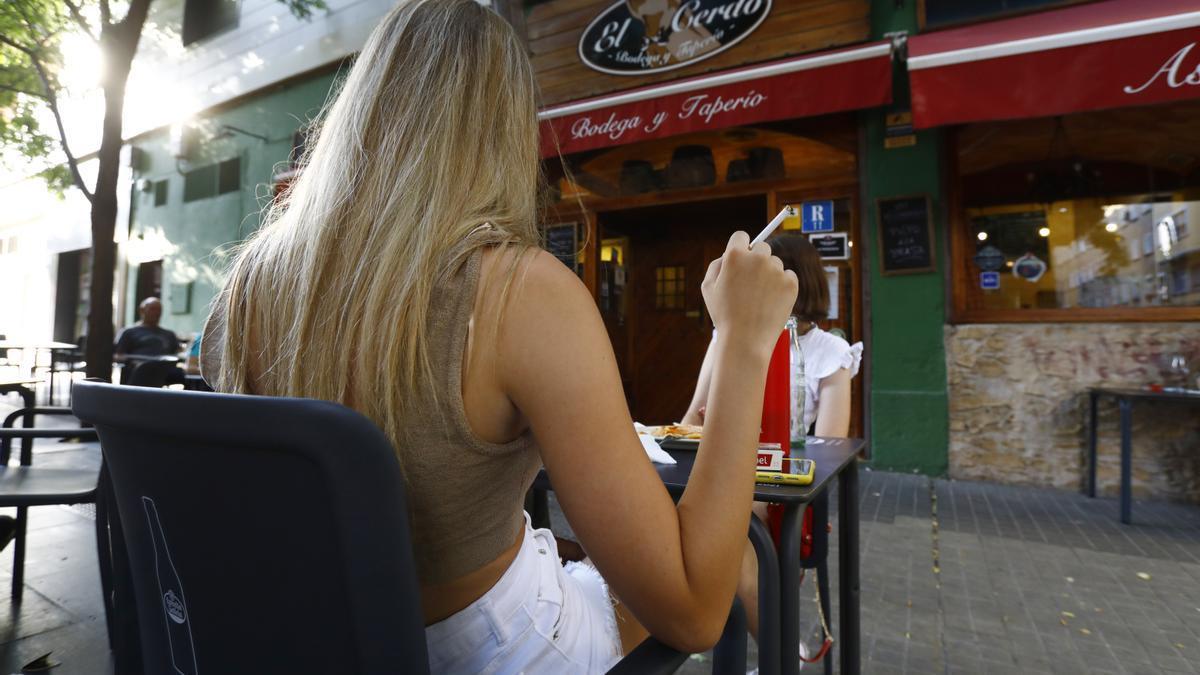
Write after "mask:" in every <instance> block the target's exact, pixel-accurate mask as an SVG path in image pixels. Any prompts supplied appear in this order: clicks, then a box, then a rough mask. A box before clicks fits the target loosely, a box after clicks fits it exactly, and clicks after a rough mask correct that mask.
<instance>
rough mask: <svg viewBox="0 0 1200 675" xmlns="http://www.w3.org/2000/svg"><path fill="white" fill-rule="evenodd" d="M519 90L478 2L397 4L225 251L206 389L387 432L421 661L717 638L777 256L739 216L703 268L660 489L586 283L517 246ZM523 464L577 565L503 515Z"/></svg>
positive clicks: (527, 142)
mask: <svg viewBox="0 0 1200 675" xmlns="http://www.w3.org/2000/svg"><path fill="white" fill-rule="evenodd" d="M536 101H537V91H536V85H535V81H534V74H533V70H532V68H531V66H530V63H529V59H528V57H527V56H526V52H525V47H524V45H522V43H521V41H520V40H519V39H518V38H517V36H516V35H515V34H514V32H513V30H512V28H511V27H510V26H509V25H508V24H507V23H506V22H505V21H504V20H503V19H501V18H500V17H499V16H497V15H496V14H495V13H493V12H492V11H490V10H489V9H487V8H485V7H482V6H480V5H479V4H478V3H476V2H474V0H404V1H402V2H401V3H400V4H399V5H398V6H397V7H396V8H394V9H393V10H392V11H391V12H390V13H389V14H388V15H387V16H386V17H384V18H383V20H382V21H381V23H380V25H379V26H378V27H377V28H376V29H375V30H374V32H373V33H372V34H371V36H370V38H369V39H368V40H367V43H366V45H365V47H364V48H363V50H362V53H361V54H360V55H359V56H358V58H357V59H356V60H355V63H354V65H353V67H352V68H351V69H350V72H349V74H348V75H347V77H346V78H345V81H344V82H343V83H342V84H341V88H340V91H338V93H337V95H336V97H335V98H334V99H333V100H332V102H331V104H330V105H329V106H328V109H327V111H326V112H325V115H324V121H323V123H322V125H321V127H320V131H319V134H318V135H317V137H316V141H315V143H314V144H313V147H312V149H311V150H310V151H309V153H308V155H307V157H306V158H305V160H304V168H303V170H302V172H301V173H300V175H299V177H298V178H297V179H296V181H295V183H294V184H293V186H292V187H291V189H290V191H289V192H288V193H287V194H286V195H285V196H284V197H283V199H282V200H281V201H280V202H279V203H278V204H276V205H273V206H272V207H271V208H270V211H269V213H268V214H267V216H266V218H265V222H264V225H263V227H262V228H261V229H260V230H259V231H258V232H257V233H255V235H254V236H253V237H252V238H251V239H250V240H249V241H248V242H246V244H245V245H244V246H243V247H242V249H241V250H240V251H239V253H238V255H237V256H236V259H235V261H234V263H233V265H232V269H231V271H230V274H229V277H228V281H227V282H226V285H225V287H224V288H223V289H222V291H221V292H220V294H219V295H218V297H217V298H216V299H215V300H214V304H213V307H212V313H211V315H210V318H209V320H208V324H207V326H206V328H205V331H206V332H205V335H204V339H203V352H204V353H203V355H202V361H203V368H204V372H205V376H206V377H207V378H208V379H209V380H210V382H211V383H212V384H213V385H214V386H215V388H216V389H217V390H218V391H224V392H237V393H247V394H261V395H272V396H300V397H307V398H315V399H324V400H328V401H336V402H339V403H342V404H345V405H347V406H349V407H351V408H354V409H356V410H358V411H360V412H362V413H364V414H365V415H367V416H368V417H369V418H370V419H372V420H373V421H374V422H375V423H376V424H377V425H379V427H380V428H381V429H383V430H384V432H385V433H386V434H387V435H388V437H389V438H390V439H391V441H392V443H393V444H394V446H395V449H396V453H397V455H398V457H399V461H400V466H401V469H402V470H403V473H404V477H405V479H406V481H407V485H408V494H409V499H410V506H409V512H410V517H411V521H412V532H413V548H414V553H415V557H416V561H417V568H418V575H419V581H420V584H421V604H422V610H423V612H424V616H425V621H426V640H427V642H428V645H429V656H430V661H431V666H432V668H433V670H434V671H435V672H445V673H476V672H489V673H492V672H497V673H513V672H521V671H523V672H526V673H592V672H602V671H604V670H606V669H607V668H608V667H609V666H611V665H612V664H613V663H614V662H615V661H616V660H618V659H619V657H620V655H621V654H622V652H624V651H626V650H628V649H630V648H631V647H632V646H634V645H636V644H637V643H638V642H640V641H641V640H642V639H643V638H644V637H645V634H646V631H649V633H650V634H653V635H654V636H656V637H657V638H659V639H660V640H662V641H663V642H665V643H667V644H669V645H672V646H674V647H676V648H678V649H680V650H684V651H690V652H696V651H703V650H705V649H707V648H709V647H711V646H712V645H713V644H714V643H715V642H716V641H717V639H718V638H719V636H720V634H721V631H722V628H723V625H724V623H725V619H726V617H727V615H728V611H729V607H730V604H731V602H732V600H733V596H734V591H735V589H736V587H737V584H738V570H739V568H740V566H741V563H742V546H743V542H744V541H745V538H746V522H747V519H748V518H749V516H750V504H751V497H752V492H753V488H754V474H753V470H752V468H751V467H752V466H753V463H754V462H753V460H754V455H755V447H756V445H757V439H758V427H759V419H760V417H761V409H762V392H763V385H764V382H765V378H766V370H767V364H768V361H769V359H770V355H771V350H772V347H773V345H774V343H775V340H776V337H777V336H778V334H779V327H780V326H782V325H783V323H784V321H785V320H786V318H787V316H788V312H789V310H790V308H791V307H792V305H793V303H794V302H795V298H796V288H797V281H796V276H795V274H793V273H791V272H787V271H785V270H784V268H783V264H782V262H781V261H780V260H779V258H776V257H774V256H772V255H771V252H770V249H769V248H768V247H767V246H765V245H758V246H754V247H750V245H749V243H750V241H749V237H748V236H747V235H746V234H745V233H744V232H738V233H736V234H734V235H733V236H732V237H731V238H730V240H729V244H728V248H727V249H726V251H725V252H724V254H723V255H722V256H721V258H719V259H718V260H715V261H713V263H712V264H711V265H710V266H709V269H708V273H707V275H706V276H705V279H704V281H703V285H702V289H703V294H704V298H705V303H706V305H707V307H708V310H709V312H710V314H711V315H712V318H713V321H714V323H715V324H716V325H717V326H718V327H719V328H720V331H721V336H720V338H719V339H717V340H716V341H715V342H714V344H713V345H712V347H711V349H710V352H711V353H710V370H711V385H710V389H709V396H708V409H709V413H708V424H707V428H706V432H707V433H706V434H705V437H704V440H703V441H701V444H700V445H701V447H700V450H699V453H698V456H697V460H696V464H695V470H694V471H693V473H692V478H691V484H690V485H689V487H688V489H687V491H686V492H685V493H684V494H683V496H682V497H681V499H680V500H679V502H678V504H676V503H674V502H672V500H671V497H670V495H669V494H668V493H667V491H666V489H665V488H664V486H663V484H662V482H661V480H660V479H659V477H658V474H657V473H656V472H655V470H654V469H653V467H652V465H651V464H650V461H649V460H648V459H647V458H646V454H645V452H644V451H643V449H642V446H641V444H640V443H639V441H638V439H637V436H636V434H635V432H634V426H633V422H632V420H631V419H630V415H629V410H628V408H627V406H626V403H625V397H624V394H623V392H622V388H621V380H620V377H619V375H618V372H617V366H616V361H615V358H614V356H613V350H612V347H611V345H610V343H609V340H608V336H607V333H606V332H605V329H604V324H603V322H602V321H601V318H600V314H599V312H598V310H597V307H596V304H595V302H594V301H593V299H592V297H591V295H590V294H589V293H588V291H587V289H586V288H585V287H584V286H583V284H582V283H580V281H579V279H578V278H577V277H576V276H575V274H574V273H572V271H571V270H569V269H567V268H566V267H565V266H563V265H562V264H561V263H560V262H559V261H558V260H557V259H555V258H554V257H552V256H550V255H549V254H548V253H546V252H544V251H542V250H541V249H540V247H539V241H540V239H539V230H538V210H537V204H536V202H537V195H538V192H539V186H540V184H541V180H542V179H541V175H540V158H539V152H538V147H539V129H538V122H537V102H536ZM331 451H336V449H335V448H331ZM543 464H544V465H545V467H546V469H547V470H548V471H549V473H550V475H551V476H553V479H554V486H555V490H556V493H557V496H558V500H559V502H560V503H561V505H562V509H563V511H564V513H565V515H566V517H567V519H568V520H569V521H570V523H571V527H572V529H573V530H574V531H575V534H576V535H577V536H578V537H579V539H580V541H581V543H582V544H583V546H584V547H585V548H586V550H587V553H588V554H589V556H590V564H589V563H587V562H585V563H575V564H571V565H569V566H568V567H565V568H564V567H563V565H562V564H561V563H560V562H559V559H558V556H557V549H556V546H555V540H554V538H553V536H552V535H551V534H550V533H549V531H548V530H534V529H532V528H531V527H530V525H529V520H528V516H527V515H525V514H523V511H522V503H523V499H524V496H525V493H526V491H527V490H528V488H529V487H530V485H531V483H532V481H533V478H534V476H535V474H536V472H537V471H538V469H539V468H541V467H542V465H543ZM447 467H453V468H454V473H455V480H454V484H453V485H451V484H449V483H448V482H447V481H446V480H445V478H444V476H445V469H446V468H447ZM361 554H362V555H370V552H369V551H363V552H361ZM593 565H594V567H593ZM597 570H598V573H597ZM610 594H611V595H610ZM612 598H618V599H619V602H618V601H615V600H613V599H612Z"/></svg>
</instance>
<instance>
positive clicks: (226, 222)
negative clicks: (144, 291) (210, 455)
mask: <svg viewBox="0 0 1200 675" xmlns="http://www.w3.org/2000/svg"><path fill="white" fill-rule="evenodd" d="M334 77H335V74H334V73H324V74H320V75H315V76H313V77H310V78H306V79H304V80H301V81H293V82H289V83H286V84H282V85H279V86H276V87H274V88H271V89H268V90H266V91H264V92H260V93H258V94H256V95H254V96H252V97H251V98H248V99H245V100H242V101H240V102H237V103H234V104H231V105H228V106H223V107H222V108H220V109H218V110H215V111H209V112H208V113H205V114H204V115H202V116H199V117H197V118H196V119H195V120H193V121H192V122H191V126H192V127H193V128H194V129H195V138H196V139H197V141H196V143H195V145H194V151H193V152H192V154H191V155H190V157H189V161H190V163H191V165H192V166H202V165H205V164H209V163H213V162H220V161H224V160H228V159H231V158H234V157H237V158H239V159H240V160H241V165H240V166H241V188H240V189H239V190H238V191H235V192H230V193H227V194H223V195H217V196H214V197H208V198H205V199H199V200H195V201H191V202H187V203H184V201H183V190H184V187H183V186H184V179H183V175H182V174H181V173H180V171H179V169H180V168H181V167H179V166H177V163H176V160H175V158H174V157H173V156H172V155H171V152H170V148H169V138H170V132H169V130H168V129H165V128H164V129H159V130H157V131H155V132H152V133H150V134H147V135H144V136H141V137H139V138H138V139H136V140H135V141H134V142H133V146H134V147H135V148H137V153H138V157H137V159H136V162H135V164H136V169H135V171H134V179H135V180H134V183H135V190H134V195H133V199H132V200H131V201H132V205H131V226H130V232H129V235H130V240H131V241H130V243H129V244H126V245H125V246H124V248H125V250H126V251H127V252H128V251H132V252H134V254H135V255H138V256H139V257H146V258H147V259H153V258H157V257H158V255H157V254H161V259H162V261H163V291H162V292H163V296H164V297H163V305H164V307H163V321H162V323H163V325H164V326H166V327H167V328H170V329H172V330H174V331H175V332H176V333H178V334H180V335H181V336H182V335H185V334H192V333H195V332H198V331H199V330H200V329H201V328H202V327H203V324H204V320H205V318H206V317H207V315H208V312H207V308H208V303H209V301H210V300H211V299H212V297H213V296H214V295H215V294H216V292H217V290H218V289H219V288H220V286H221V285H222V283H223V282H224V271H225V269H226V267H227V265H228V263H229V259H228V252H229V250H230V248H231V246H232V245H235V244H237V243H238V242H239V241H241V240H243V239H244V238H245V237H246V236H247V235H249V234H250V233H252V232H254V230H255V229H256V228H257V227H258V225H259V222H260V221H259V218H260V213H261V211H262V208H263V206H264V205H265V204H266V203H267V200H268V199H269V198H270V194H271V177H272V176H273V175H275V174H276V173H277V172H278V170H279V167H280V166H281V165H282V163H284V162H286V161H287V159H288V154H289V153H290V152H291V149H292V135H293V134H294V133H295V131H296V130H297V129H298V128H300V126H302V123H304V122H307V121H308V120H312V119H314V118H315V117H316V116H317V114H318V113H319V112H320V109H321V106H322V104H323V103H324V102H325V99H326V96H327V94H328V93H329V89H330V87H331V86H332V84H333V81H334ZM223 125H231V126H234V127H237V128H239V129H243V130H245V131H247V132H250V133H253V134H257V135H259V136H264V137H266V139H267V140H266V141H263V140H260V139H257V138H252V137H250V136H246V135H243V134H239V133H232V134H228V135H225V136H224V137H219V136H218V133H219V131H220V130H221V128H222V126H223ZM182 168H186V167H182ZM143 178H145V179H149V180H150V181H160V180H164V179H165V180H166V181H167V183H168V190H167V203H166V204H165V205H162V206H155V205H154V192H153V190H151V191H149V192H143V191H141V190H138V189H137V188H136V185H137V184H138V182H139V181H140V180H141V179H143ZM143 242H145V243H143ZM143 250H144V251H145V253H143V252H142V251H143ZM136 280H137V266H136V265H134V264H131V265H130V266H129V273H128V277H127V284H126V308H127V309H126V312H125V317H124V323H125V324H130V323H133V322H134V321H136V320H137V318H136V312H137V310H136V308H135V307H134V306H133V299H134V295H135V293H136ZM189 281H190V282H192V283H193V288H192V295H191V307H190V310H189V311H187V312H184V313H176V312H177V310H180V309H182V308H181V307H178V306H173V305H172V303H171V299H170V297H169V296H170V290H169V289H170V285H171V284H173V283H184V282H189Z"/></svg>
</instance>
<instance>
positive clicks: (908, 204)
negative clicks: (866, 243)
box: [876, 195, 934, 274]
mask: <svg viewBox="0 0 1200 675" xmlns="http://www.w3.org/2000/svg"><path fill="white" fill-rule="evenodd" d="M876 205H877V207H878V209H879V258H880V261H881V262H882V266H883V270H882V272H883V274H915V273H918V272H932V271H933V269H934V262H933V222H932V219H931V218H930V208H929V197H928V196H927V195H916V196H910V197H892V198H889V199H880V200H878V201H877V202H876Z"/></svg>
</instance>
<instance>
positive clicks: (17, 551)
mask: <svg viewBox="0 0 1200 675" xmlns="http://www.w3.org/2000/svg"><path fill="white" fill-rule="evenodd" d="M70 414H71V410H70V409H69V408H21V409H20V410H17V411H15V412H13V413H10V414H9V415H8V416H7V417H5V418H4V424H3V427H2V428H0V507H16V509H17V517H16V519H15V522H14V530H13V578H12V598H13V601H14V602H20V601H21V595H22V592H23V590H24V588H25V528H26V522H27V520H28V517H29V507H31V506H47V505H51V504H87V503H91V502H93V501H95V499H96V478H97V473H96V471H95V470H91V469H47V468H43V467H35V466H33V440H34V439H35V438H58V439H62V438H78V439H79V440H82V441H94V440H96V431H95V430H94V429H82V428H74V429H72V428H67V429H38V428H34V427H33V422H34V419H35V418H36V417H37V416H38V415H70ZM18 420H23V426H22V427H21V428H14V427H13V425H14V424H15V423H16V422H17V421H18ZM15 439H21V454H20V460H19V462H20V463H19V465H18V466H9V461H10V460H11V458H12V442H13V440H15Z"/></svg>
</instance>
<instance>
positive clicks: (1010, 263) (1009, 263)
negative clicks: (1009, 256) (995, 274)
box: [1004, 260, 1013, 267]
mask: <svg viewBox="0 0 1200 675" xmlns="http://www.w3.org/2000/svg"><path fill="white" fill-rule="evenodd" d="M1004 266H1005V267H1012V266H1013V261H1011V260H1009V261H1008V262H1006V263H1004Z"/></svg>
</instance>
